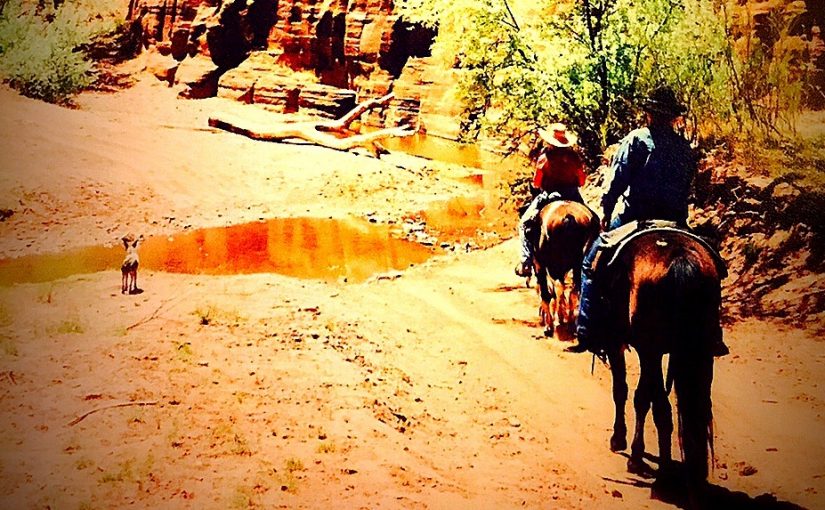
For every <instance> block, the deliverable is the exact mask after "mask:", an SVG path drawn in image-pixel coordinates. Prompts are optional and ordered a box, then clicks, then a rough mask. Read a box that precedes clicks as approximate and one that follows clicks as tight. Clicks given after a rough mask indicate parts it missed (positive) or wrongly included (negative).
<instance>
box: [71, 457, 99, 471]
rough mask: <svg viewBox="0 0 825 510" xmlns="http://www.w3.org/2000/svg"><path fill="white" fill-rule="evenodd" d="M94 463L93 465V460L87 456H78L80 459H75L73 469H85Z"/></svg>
mask: <svg viewBox="0 0 825 510" xmlns="http://www.w3.org/2000/svg"><path fill="white" fill-rule="evenodd" d="M94 465H95V463H94V461H92V460H91V459H90V458H88V457H82V458H80V459H77V460H76V461H75V463H74V467H75V469H77V470H78V471H83V470H84V469H86V468H90V467H92V466H94Z"/></svg>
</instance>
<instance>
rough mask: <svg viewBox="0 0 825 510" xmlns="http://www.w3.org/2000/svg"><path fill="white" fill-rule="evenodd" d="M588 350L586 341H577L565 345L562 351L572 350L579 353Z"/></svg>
mask: <svg viewBox="0 0 825 510" xmlns="http://www.w3.org/2000/svg"><path fill="white" fill-rule="evenodd" d="M589 350H590V347H588V345H587V344H586V343H584V344H583V343H581V342H579V343H577V344H576V345H571V346H569V347H565V349H564V352H572V353H575V354H579V353H582V352H587V351H589Z"/></svg>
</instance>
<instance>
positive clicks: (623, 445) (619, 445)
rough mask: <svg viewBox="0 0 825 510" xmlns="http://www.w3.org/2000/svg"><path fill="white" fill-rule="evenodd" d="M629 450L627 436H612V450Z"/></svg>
mask: <svg viewBox="0 0 825 510" xmlns="http://www.w3.org/2000/svg"><path fill="white" fill-rule="evenodd" d="M624 450H627V438H624V437H617V436H613V437H611V438H610V451H611V452H621V451H624Z"/></svg>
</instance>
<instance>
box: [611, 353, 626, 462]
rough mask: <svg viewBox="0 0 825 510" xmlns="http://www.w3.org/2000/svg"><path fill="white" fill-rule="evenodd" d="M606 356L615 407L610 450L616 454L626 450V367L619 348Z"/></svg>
mask: <svg viewBox="0 0 825 510" xmlns="http://www.w3.org/2000/svg"><path fill="white" fill-rule="evenodd" d="M607 356H608V359H609V360H610V372H611V373H612V375H613V404H614V405H615V406H616V417H615V420H614V422H613V435H612V436H611V437H610V450H611V451H614V452H618V451H621V450H624V449H626V448H627V425H626V424H625V415H624V409H625V404H626V402H627V367H626V365H625V359H624V350H622V348H621V347H618V348H611V349H610V350H609V351H608V353H607Z"/></svg>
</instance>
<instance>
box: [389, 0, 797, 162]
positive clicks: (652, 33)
mask: <svg viewBox="0 0 825 510" xmlns="http://www.w3.org/2000/svg"><path fill="white" fill-rule="evenodd" d="M400 9H401V12H402V15H403V16H405V17H407V18H408V19H409V20H411V21H414V22H419V23H423V24H426V25H429V26H432V27H436V28H437V29H438V35H437V37H436V40H435V43H434V46H433V53H434V55H435V56H437V57H438V56H440V57H441V58H442V59H444V60H445V61H448V62H451V63H452V64H453V65H454V67H456V68H458V69H460V70H461V72H462V74H461V83H460V87H461V93H462V97H463V99H464V102H465V112H466V118H465V119H464V120H465V122H464V127H465V132H466V136H468V137H470V138H472V137H475V136H477V135H478V134H479V133H481V132H485V131H486V132H492V133H495V134H496V136H497V137H499V138H504V139H505V140H506V143H509V145H510V147H511V148H513V147H515V146H517V145H518V144H519V143H520V142H522V141H526V140H525V137H529V136H533V133H534V130H535V128H536V127H539V126H541V125H545V124H547V123H549V122H552V121H562V122H566V123H567V124H568V125H570V126H571V127H572V128H573V129H575V130H576V131H577V132H578V133H579V135H580V140H581V144H582V147H583V148H584V149H585V152H586V154H587V156H588V158H589V159H590V161H591V162H595V161H596V160H597V158H598V156H599V154H600V153H601V152H602V150H603V149H604V147H606V146H607V145H609V144H611V143H614V142H615V141H617V140H618V138H619V137H620V136H622V135H623V134H625V133H626V132H627V131H628V130H629V129H630V128H631V127H633V126H634V124H635V123H636V120H637V118H636V116H637V115H638V113H639V112H638V108H636V106H637V105H638V104H639V101H640V99H641V98H643V97H644V95H646V93H647V92H648V91H649V90H650V89H651V88H652V87H654V86H656V85H661V84H668V85H670V86H672V87H673V88H674V89H675V90H677V91H678V93H679V95H681V96H682V97H683V99H684V101H685V102H686V104H687V105H688V106H689V108H690V113H689V115H688V117H687V119H688V123H687V126H686V128H687V130H688V132H689V135H690V136H692V137H693V138H694V139H696V138H698V137H700V136H701V135H703V134H704V133H706V132H711V131H713V132H718V131H719V130H720V129H719V128H724V129H727V130H735V129H742V127H743V126H746V123H743V122H741V120H742V116H741V113H742V112H749V111H754V110H758V108H757V107H755V106H754V104H755V103H759V100H761V99H763V98H765V97H767V96H768V95H767V94H766V93H765V92H764V91H760V90H757V91H755V92H754V93H753V94H750V95H743V94H742V87H741V85H740V86H737V83H740V84H741V80H742V76H744V74H743V72H742V71H741V70H740V69H739V68H740V67H741V65H740V56H739V54H738V53H737V52H736V51H734V49H733V48H732V42H731V41H732V36H731V33H730V24H729V20H728V19H727V18H726V16H724V11H723V10H722V9H721V8H720V7H719V4H717V3H716V2H715V1H714V0H570V1H567V2H564V1H561V2H560V1H558V0H538V1H532V2H526V1H516V0H514V1H513V4H512V9H511V5H510V4H508V2H507V0H480V1H476V0H401V1H400ZM514 13H515V14H514ZM774 55H775V53H774ZM774 58H776V57H774ZM787 75H788V73H787V72H786V73H784V74H783V73H781V72H780V73H778V75H777V76H776V77H773V78H770V80H771V82H772V83H778V82H780V81H781V80H782V77H783V76H784V77H785V78H787ZM747 76H749V77H751V78H753V77H754V76H755V78H756V79H757V81H759V80H760V79H761V80H762V82H764V81H765V79H766V78H765V77H764V76H762V75H759V73H750V74H748V75H747ZM737 78H739V80H740V81H739V82H737ZM748 87H750V89H749V90H751V89H753V90H756V89H755V87H754V86H753V85H751V84H749V85H748ZM769 89H770V87H769ZM771 90H775V87H774V89H771ZM757 98H759V100H757ZM746 101H748V102H750V105H749V104H748V103H747V102H746ZM786 103H787V101H786ZM760 104H761V103H760ZM758 113H759V112H758V111H757V112H756V113H755V114H754V116H753V118H754V119H755V118H756V117H755V116H756V115H757V114H758ZM733 121H739V122H733ZM768 123H770V120H768ZM708 128H711V129H708Z"/></svg>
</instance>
